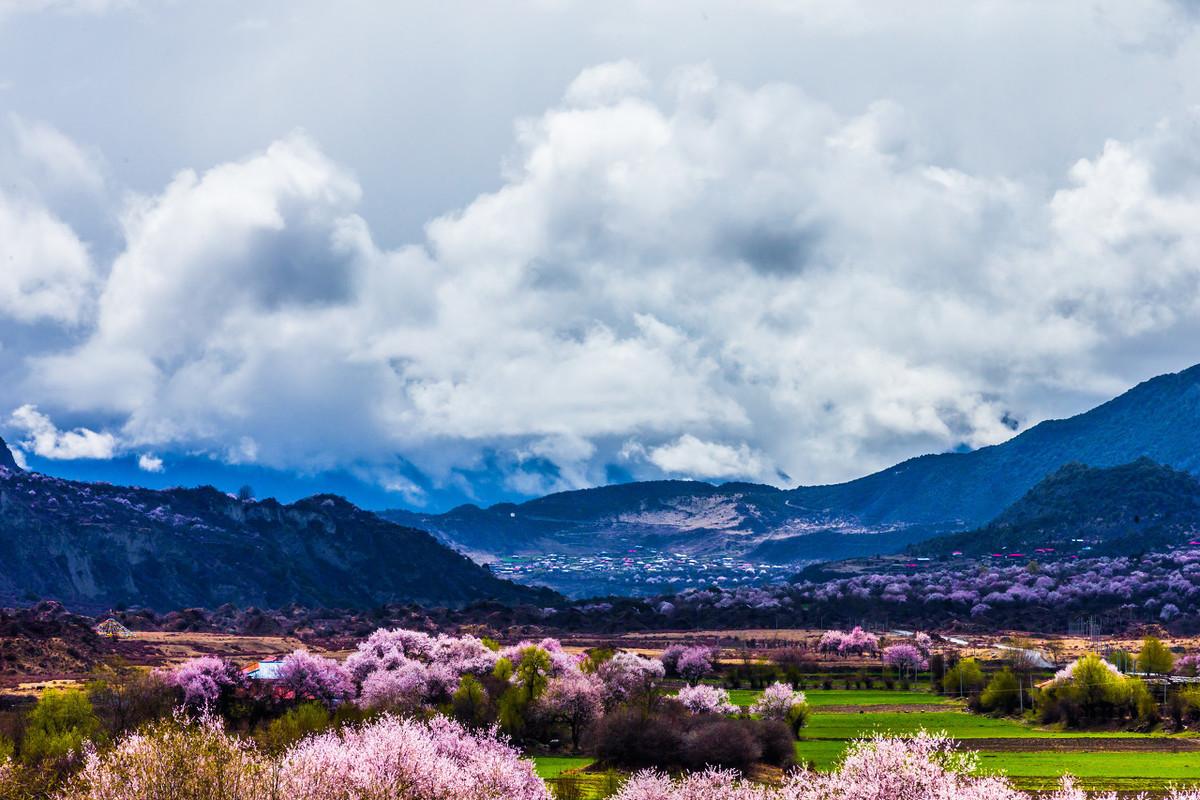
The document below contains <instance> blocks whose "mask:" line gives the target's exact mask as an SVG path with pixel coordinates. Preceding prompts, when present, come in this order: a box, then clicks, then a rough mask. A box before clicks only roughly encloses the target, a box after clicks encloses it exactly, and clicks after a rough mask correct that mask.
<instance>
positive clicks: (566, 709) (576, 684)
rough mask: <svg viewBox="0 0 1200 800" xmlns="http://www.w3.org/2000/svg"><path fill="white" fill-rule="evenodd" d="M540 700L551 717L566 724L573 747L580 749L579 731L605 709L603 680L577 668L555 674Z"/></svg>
mask: <svg viewBox="0 0 1200 800" xmlns="http://www.w3.org/2000/svg"><path fill="white" fill-rule="evenodd" d="M540 702H541V704H542V707H543V708H544V709H545V710H546V713H547V714H548V715H549V716H550V718H551V719H552V720H555V721H557V722H561V723H563V724H564V725H566V726H567V729H568V730H569V731H570V733H571V748H572V749H573V750H578V749H579V737H580V735H581V734H582V733H583V731H584V729H585V728H586V727H587V726H588V725H589V724H591V723H592V722H593V721H594V720H596V719H597V718H598V717H599V716H600V714H601V713H602V712H603V710H604V684H603V683H601V682H600V679H599V678H597V677H596V676H595V675H588V674H585V673H582V672H579V671H578V670H576V671H574V672H567V673H564V674H562V675H556V676H554V677H553V678H551V679H550V683H549V685H548V686H547V687H546V692H545V694H543V695H542V698H541V701H540Z"/></svg>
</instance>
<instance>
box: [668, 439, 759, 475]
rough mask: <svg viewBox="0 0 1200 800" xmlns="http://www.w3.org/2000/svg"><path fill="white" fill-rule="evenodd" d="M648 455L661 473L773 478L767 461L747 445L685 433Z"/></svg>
mask: <svg viewBox="0 0 1200 800" xmlns="http://www.w3.org/2000/svg"><path fill="white" fill-rule="evenodd" d="M647 457H648V458H649V459H650V461H651V463H653V464H654V465H655V466H657V467H658V468H659V469H661V470H662V471H663V472H666V473H668V474H674V475H688V476H692V477H696V478H755V479H760V480H768V481H769V480H772V479H775V478H776V476H775V475H773V474H772V470H771V468H770V464H769V463H768V462H767V459H765V458H764V457H763V456H762V455H761V454H760V453H756V452H754V451H753V450H751V449H750V448H749V447H748V446H747V445H745V444H740V445H738V446H737V447H732V446H730V445H727V444H719V443H717V442H705V441H702V440H700V439H697V438H696V437H695V436H692V435H691V434H690V433H687V434H684V435H683V436H680V437H679V438H678V439H676V440H675V441H674V442H671V443H670V444H665V445H662V446H661V447H655V448H653V449H652V450H650V451H649V453H648V454H647Z"/></svg>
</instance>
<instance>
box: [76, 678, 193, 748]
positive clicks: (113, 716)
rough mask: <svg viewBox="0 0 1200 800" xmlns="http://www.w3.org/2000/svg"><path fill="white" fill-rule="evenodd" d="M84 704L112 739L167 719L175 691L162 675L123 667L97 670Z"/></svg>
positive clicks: (88, 686)
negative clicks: (86, 702)
mask: <svg viewBox="0 0 1200 800" xmlns="http://www.w3.org/2000/svg"><path fill="white" fill-rule="evenodd" d="M87 694H88V700H90V701H91V703H92V707H93V708H94V709H95V710H96V715H97V716H98V717H99V718H100V722H101V724H102V726H103V727H104V730H105V731H106V732H107V733H108V734H109V735H110V736H112V737H117V736H120V735H122V734H124V733H128V732H129V731H132V730H134V729H136V728H139V727H141V726H142V725H145V724H146V723H148V722H153V721H156V720H160V719H163V718H164V717H168V716H170V714H171V709H172V707H173V705H174V699H175V690H174V687H172V686H171V685H170V684H169V683H167V681H165V680H164V679H163V675H162V674H161V673H157V672H150V671H147V670H145V669H141V668H138V667H130V666H127V665H124V664H108V665H105V666H103V667H100V668H98V669H97V670H96V671H95V672H94V673H93V677H92V680H91V681H90V682H89V683H88V684H87Z"/></svg>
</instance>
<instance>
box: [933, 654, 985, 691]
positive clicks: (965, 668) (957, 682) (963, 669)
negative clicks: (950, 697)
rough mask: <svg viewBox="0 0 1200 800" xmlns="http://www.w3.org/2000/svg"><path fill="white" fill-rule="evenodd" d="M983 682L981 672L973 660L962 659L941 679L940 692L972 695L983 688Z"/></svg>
mask: <svg viewBox="0 0 1200 800" xmlns="http://www.w3.org/2000/svg"><path fill="white" fill-rule="evenodd" d="M984 682H985V678H984V676H983V670H981V669H980V668H979V664H978V663H976V661H975V659H973V658H964V659H963V660H961V661H959V662H958V663H957V664H955V665H954V666H953V667H951V668H950V670H949V671H948V672H947V673H946V677H945V678H943V679H942V690H943V691H945V692H946V694H954V695H964V694H973V693H974V692H977V691H979V689H981V688H983V685H984Z"/></svg>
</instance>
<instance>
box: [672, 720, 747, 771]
mask: <svg viewBox="0 0 1200 800" xmlns="http://www.w3.org/2000/svg"><path fill="white" fill-rule="evenodd" d="M681 754H682V756H683V764H684V766H686V767H687V768H688V769H692V770H701V769H705V768H707V767H719V768H724V769H734V770H738V771H739V772H747V771H748V770H749V769H750V767H751V766H753V765H754V764H755V763H756V762H757V761H758V760H759V759H761V758H762V755H763V747H762V743H761V742H760V741H759V740H758V737H757V736H755V735H754V733H753V732H752V730H751V728H750V726H749V725H745V724H742V721H740V720H720V721H717V722H713V723H710V724H705V725H699V726H697V727H696V728H694V729H693V730H691V731H689V732H688V733H687V734H686V735H685V736H684V737H683V748H682V751H681Z"/></svg>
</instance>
